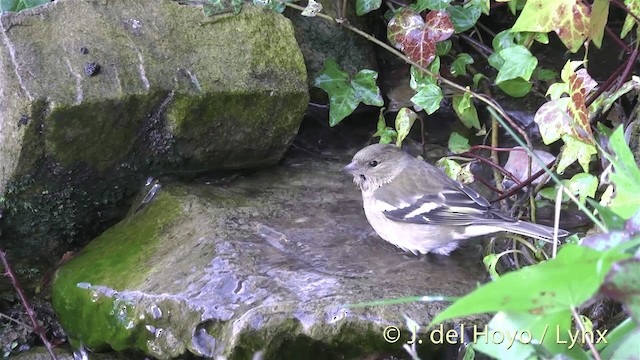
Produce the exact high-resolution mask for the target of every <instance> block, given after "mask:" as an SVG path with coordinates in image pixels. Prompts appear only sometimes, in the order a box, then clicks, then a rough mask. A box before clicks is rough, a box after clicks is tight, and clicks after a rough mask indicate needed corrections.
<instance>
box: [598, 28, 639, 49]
mask: <svg viewBox="0 0 640 360" xmlns="http://www.w3.org/2000/svg"><path fill="white" fill-rule="evenodd" d="M604 30H605V31H606V32H607V35H609V36H610V37H611V38H612V39H613V42H615V43H616V44H618V46H620V47H621V48H622V50H624V51H626V53H627V54H631V51H633V50H631V48H630V47H629V46H628V45H627V44H625V43H624V41H622V39H620V38H619V37H618V35H616V33H614V32H613V30H611V28H609V27H608V26H605V27H604Z"/></svg>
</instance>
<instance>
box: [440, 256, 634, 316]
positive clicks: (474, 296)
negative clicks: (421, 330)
mask: <svg viewBox="0 0 640 360" xmlns="http://www.w3.org/2000/svg"><path fill="white" fill-rule="evenodd" d="M627 257H628V255H624V254H617V253H609V252H600V251H596V250H593V249H590V248H586V247H582V246H579V245H573V244H566V245H564V246H563V247H562V248H561V249H560V251H558V255H557V257H556V258H552V259H550V260H548V261H546V262H543V263H539V264H537V265H532V266H528V267H525V268H522V269H520V270H517V271H513V272H510V273H507V274H505V275H502V276H501V277H500V278H498V279H497V280H495V281H493V282H490V283H488V284H485V285H483V286H481V287H480V288H478V289H476V290H474V291H473V292H471V293H470V294H468V295H466V296H464V297H463V298H461V299H459V300H457V301H456V302H455V303H453V304H451V305H450V306H449V307H448V308H446V309H445V310H444V311H443V312H441V313H440V314H438V316H436V317H435V318H434V319H433V321H431V324H430V325H433V324H438V323H441V322H443V321H445V320H448V319H452V318H457V317H463V316H468V315H473V314H481V313H488V312H497V311H507V312H519V313H528V314H531V315H538V316H547V315H549V314H555V313H558V312H564V311H566V310H567V309H568V308H569V307H575V306H579V305H581V304H582V303H583V302H585V301H586V300H588V299H589V298H591V297H592V296H593V295H594V294H595V293H596V291H597V290H598V288H599V287H600V284H601V283H602V280H603V279H604V277H605V275H606V274H607V272H608V271H609V269H610V268H611V265H612V264H613V263H614V262H615V261H618V260H621V259H625V258H627ZM576 274H580V276H576Z"/></svg>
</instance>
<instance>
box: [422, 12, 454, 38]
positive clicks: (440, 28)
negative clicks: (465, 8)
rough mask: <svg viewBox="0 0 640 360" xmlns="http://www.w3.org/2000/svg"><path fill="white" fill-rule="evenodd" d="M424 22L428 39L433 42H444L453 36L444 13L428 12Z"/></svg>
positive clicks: (448, 20)
mask: <svg viewBox="0 0 640 360" xmlns="http://www.w3.org/2000/svg"><path fill="white" fill-rule="evenodd" d="M424 20H425V22H426V24H425V27H426V29H427V31H428V32H429V37H430V38H432V39H433V40H434V41H435V42H440V41H445V40H447V39H448V38H450V37H451V35H452V34H453V24H452V23H451V20H450V19H449V14H447V13H446V12H445V11H430V12H429V13H428V14H427V15H426V16H425V18H424Z"/></svg>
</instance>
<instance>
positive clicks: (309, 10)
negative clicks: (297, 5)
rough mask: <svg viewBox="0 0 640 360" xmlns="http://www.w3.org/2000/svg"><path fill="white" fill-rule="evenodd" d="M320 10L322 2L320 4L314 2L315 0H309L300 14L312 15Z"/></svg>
mask: <svg viewBox="0 0 640 360" xmlns="http://www.w3.org/2000/svg"><path fill="white" fill-rule="evenodd" d="M320 11H322V4H320V3H319V2H316V1H315V0H309V3H308V4H307V7H305V8H304V10H302V13H301V14H300V15H302V16H308V17H314V16H316V15H317V14H318V13H319V12H320Z"/></svg>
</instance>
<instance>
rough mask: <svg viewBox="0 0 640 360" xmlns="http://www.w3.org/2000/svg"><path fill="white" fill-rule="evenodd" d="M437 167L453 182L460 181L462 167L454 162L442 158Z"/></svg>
mask: <svg viewBox="0 0 640 360" xmlns="http://www.w3.org/2000/svg"><path fill="white" fill-rule="evenodd" d="M436 166H437V167H438V168H440V170H442V171H443V172H444V173H445V174H446V175H447V176H448V177H450V178H451V179H453V180H457V179H458V175H459V174H460V172H462V166H460V164H458V163H457V162H455V161H454V160H451V159H448V158H442V159H440V160H438V161H437V162H436Z"/></svg>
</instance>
